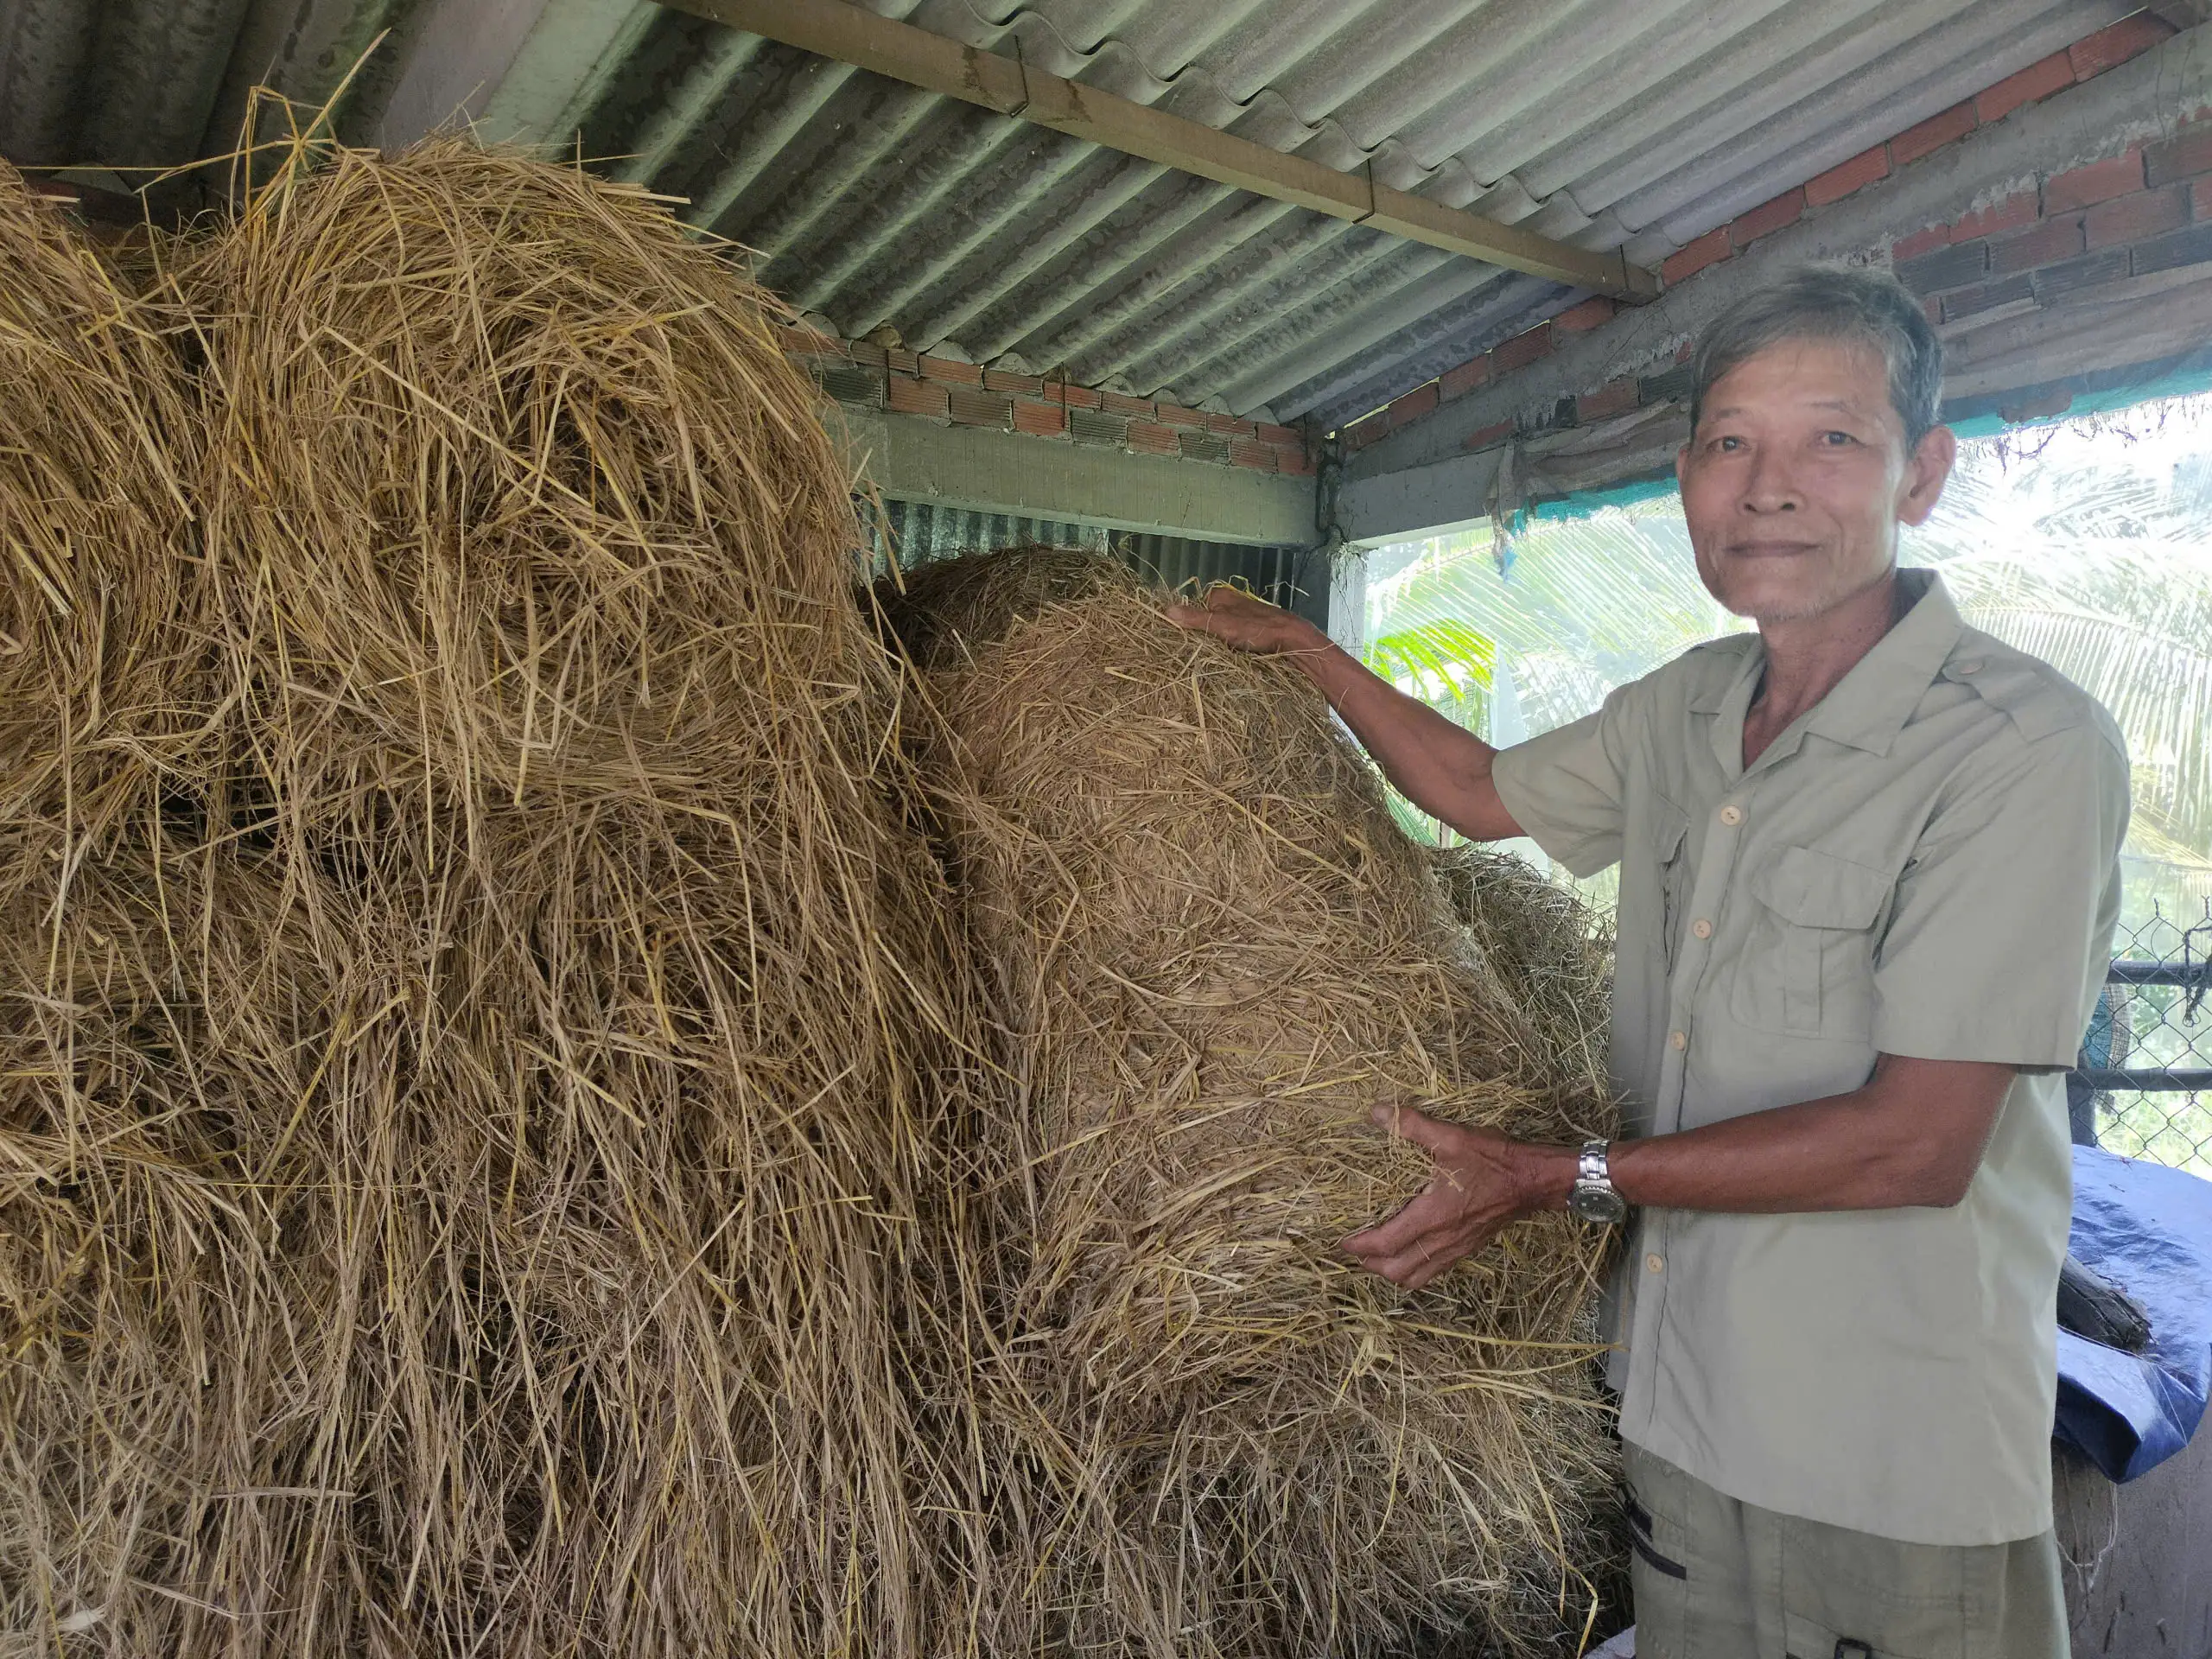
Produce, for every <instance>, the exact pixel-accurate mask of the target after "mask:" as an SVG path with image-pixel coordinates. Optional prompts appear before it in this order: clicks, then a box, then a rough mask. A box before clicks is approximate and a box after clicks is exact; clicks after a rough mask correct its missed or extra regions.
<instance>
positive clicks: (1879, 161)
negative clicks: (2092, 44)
mask: <svg viewBox="0 0 2212 1659" xmlns="http://www.w3.org/2000/svg"><path fill="white" fill-rule="evenodd" d="M2060 61H2061V62H2063V61H2065V60H2064V59H2063V58H2062V59H2061V60H2060ZM2068 79H2072V77H2071V76H2069V77H2068ZM1889 176H1890V147H1889V146H1888V145H1887V144H1877V145H1875V146H1874V148H1873V149H1862V150H1860V151H1859V154H1857V155H1856V156H1853V157H1852V158H1851V159H1850V160H1849V161H1847V162H1845V163H1844V164H1843V165H1842V166H1841V167H1832V168H1828V170H1827V172H1825V173H1823V174H1821V176H1820V177H1819V178H1817V179H1815V180H1814V181H1812V182H1811V183H1809V184H1808V185H1807V186H1806V187H1805V200H1806V202H1807V204H1808V206H1811V207H1827V205H1828V203H1830V202H1832V201H1841V200H1843V199H1844V198H1845V197H1846V196H1847V195H1849V194H1851V193H1852V192H1853V191H1854V190H1863V189H1865V188H1866V186H1868V185H1870V184H1872V183H1873V182H1874V181H1876V180H1877V179H1886V178H1888V177H1889Z"/></svg>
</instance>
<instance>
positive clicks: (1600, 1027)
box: [1428, 842, 1613, 1093]
mask: <svg viewBox="0 0 2212 1659" xmlns="http://www.w3.org/2000/svg"><path fill="white" fill-rule="evenodd" d="M1428 857H1429V867H1430V868H1432V869H1433V870H1434V871H1435V873H1436V878H1437V880H1439V881H1440V882H1441V883H1442V884H1443V887H1444V896H1445V898H1446V900H1447V901H1448V902H1449V903H1450V905H1451V906H1452V914H1453V915H1455V916H1457V917H1458V918H1459V924H1460V925H1461V926H1463V927H1465V929H1466V930H1467V931H1468V932H1469V934H1470V935H1471V941H1472V944H1473V945H1474V948H1475V949H1476V950H1477V951H1478V952H1479V953H1480V954H1481V957H1482V959H1483V961H1484V963H1486V964H1487V965H1488V966H1489V968H1490V969H1491V972H1492V973H1493V974H1494V975H1496V976H1497V981H1498V982H1499V984H1500V986H1501V987H1502V988H1503V989H1504V991H1505V992H1506V994H1507V995H1510V997H1511V998H1512V999H1513V1007H1514V1015H1515V1021H1516V1024H1517V1025H1518V1026H1519V1027H1521V1028H1522V1030H1524V1031H1527V1032H1529V1033H1533V1034H1534V1038H1535V1047H1537V1048H1538V1049H1539V1050H1540V1051H1541V1052H1543V1053H1545V1054H1548V1055H1549V1056H1550V1057H1551V1058H1552V1059H1553V1061H1554V1064H1555V1065H1558V1066H1560V1068H1561V1069H1562V1070H1563V1071H1566V1072H1567V1073H1568V1074H1570V1075H1571V1076H1573V1077H1574V1079H1575V1080H1576V1082H1577V1083H1578V1084H1581V1085H1583V1086H1585V1087H1587V1088H1588V1089H1590V1090H1593V1091H1596V1092H1598V1093H1603V1092H1605V1090H1606V1089H1607V1088H1609V1087H1610V1084H1608V1082H1607V1080H1606V1067H1605V1038H1606V1030H1607V1020H1608V1017H1609V1014H1610V1011H1611V1005H1612V980H1613V948H1612V935H1611V928H1610V926H1609V925H1608V924H1606V923H1605V922H1603V921H1601V920H1600V919H1599V917H1598V915H1597V914H1596V913H1595V912H1592V910H1591V908H1590V907H1589V906H1587V905H1586V904H1584V903H1583V902H1582V900H1581V899H1579V898H1577V897H1576V896H1575V895H1574V894H1573V893H1570V892H1569V891H1568V890H1567V888H1565V887H1560V886H1559V885H1558V884H1557V883H1556V882H1554V881H1550V880H1547V879H1545V877H1544V876H1543V875H1542V874H1540V873H1539V872H1538V871H1537V869H1536V868H1535V866H1534V865H1532V864H1530V863H1529V861H1528V860H1526V859H1524V858H1516V857H1515V856H1514V855H1512V854H1510V853H1500V852H1495V851H1493V850H1491V849H1490V848H1488V847H1482V846H1477V845H1475V844H1474V843H1472V842H1461V843H1460V844H1459V845H1458V846H1456V847H1440V848H1437V849H1434V850H1433V851H1432V852H1431V853H1430V854H1429V855H1428Z"/></svg>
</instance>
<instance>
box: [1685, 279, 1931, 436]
mask: <svg viewBox="0 0 2212 1659" xmlns="http://www.w3.org/2000/svg"><path fill="white" fill-rule="evenodd" d="M1784 340H1837V341H1847V342H1850V343H1853V344H1857V345H1863V346H1869V347H1871V348H1872V350H1874V351H1876V352H1878V353H1880V354H1881V358H1882V360H1883V362H1884V363H1885V364H1886V365H1888V366H1889V372H1890V403H1891V405H1892V406H1893V407H1895V409H1896V410H1897V416H1898V418H1899V419H1900V420H1902V421H1903V422H1904V442H1905V448H1907V449H1908V450H1910V449H1911V448H1913V447H1914V446H1916V444H1918V443H1919V442H1920V440H1921V439H1922V438H1923V437H1924V436H1926V435H1927V434H1928V431H1929V429H1930V428H1931V427H1933V426H1934V425H1935V424H1936V408H1937V406H1938V405H1939V404H1941V403H1942V400H1943V343H1942V341H1941V340H1938V339H1936V330H1935V327H1933V326H1932V325H1931V324H1930V323H1929V321H1928V314H1927V313H1926V312H1924V311H1923V310H1922V309H1921V308H1920V302H1919V301H1918V300H1916V299H1915V298H1913V296H1912V295H1911V293H1910V291H1909V290H1908V289H1906V288H1905V285H1904V283H1900V282H1899V281H1897V278H1896V277H1892V276H1891V275H1890V274H1889V273H1888V272H1887V271H1882V270H1854V269H1852V268H1850V267H1847V266H1842V265H1808V266H1806V267H1804V268H1803V269H1802V270H1794V271H1792V272H1790V273H1789V275H1788V276H1786V277H1783V278H1782V279H1781V281H1779V282H1777V283H1770V284H1769V285H1768V286H1766V287H1764V288H1762V289H1758V290H1757V291H1755V292H1753V293H1751V294H1747V295H1745V296H1744V297H1743V298H1742V299H1740V300H1738V301H1737V302H1736V303H1735V304H1733V305H1732V306H1730V307H1729V308H1727V309H1726V311H1724V312H1722V313H1721V314H1720V315H1719V316H1718V317H1717V318H1715V319H1714V320H1713V325H1712V327H1709V328H1707V330H1706V331H1705V333H1704V334H1703V335H1702V336H1701V337H1700V339H1699V340H1698V343H1697V354H1696V356H1695V357H1694V358H1693V359H1691V366H1690V429H1691V430H1693V431H1694V430H1696V429H1697V423H1698V417H1699V416H1700V412H1701V411H1702V410H1703V409H1704V406H1705V396H1706V393H1707V392H1708V391H1711V390H1712V389H1713V384H1714V383H1715V382H1716V381H1718V380H1719V378H1721V377H1722V376H1723V375H1725V374H1726V373H1727V372H1729V371H1730V370H1731V369H1733V368H1735V367H1736V366H1737V365H1739V364H1741V363H1743V362H1745V361H1746V360H1747V359H1751V358H1752V357H1755V356H1757V355H1758V353H1761V352H1763V351H1765V350H1766V349H1767V348H1768V347H1769V346H1778V345H1780V344H1782V342H1783V341H1784Z"/></svg>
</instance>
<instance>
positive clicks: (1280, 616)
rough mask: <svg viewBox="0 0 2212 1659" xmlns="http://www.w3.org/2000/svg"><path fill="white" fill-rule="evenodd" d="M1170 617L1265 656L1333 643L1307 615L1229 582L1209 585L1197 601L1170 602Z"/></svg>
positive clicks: (1243, 649) (1191, 627) (1242, 648)
mask: <svg viewBox="0 0 2212 1659" xmlns="http://www.w3.org/2000/svg"><path fill="white" fill-rule="evenodd" d="M1167 620H1169V621H1171V622H1173V623H1174V624H1175V626H1178V627H1179V628H1189V629H1191V630H1192V632H1198V633H1210V634H1211V635H1213V636H1214V638H1215V639H1219V640H1221V641H1222V642H1223V643H1224V645H1234V646H1235V647H1236V649H1237V650H1239V651H1249V652H1258V653H1259V654H1261V655H1262V656H1271V655H1273V654H1274V653H1276V652H1287V651H1311V650H1313V649H1314V648H1315V647H1317V646H1320V645H1327V644H1328V643H1329V642H1328V639H1327V636H1325V634H1323V633H1322V632H1321V631H1320V630H1319V628H1317V627H1315V626H1313V624H1312V623H1311V622H1308V621H1307V620H1306V619H1305V618H1304V617H1301V616H1295V615H1293V614H1292V613H1290V612H1288V611H1286V610H1284V609H1283V608H1282V607H1281V606H1279V605H1270V604H1268V602H1267V601H1265V600H1264V599H1255V598H1254V597H1253V596H1252V595H1251V594H1248V593H1246V592H1245V591H1244V590H1243V588H1231V587H1230V586H1229V585H1228V584H1227V583H1225V582H1224V583H1219V584H1217V585H1216V586H1214V587H1211V588H1207V589H1206V591H1205V593H1204V594H1201V595H1200V596H1199V597H1198V600H1197V601H1195V602H1193V601H1190V600H1180V601H1177V602H1176V603H1174V604H1173V605H1170V606H1169V607H1167Z"/></svg>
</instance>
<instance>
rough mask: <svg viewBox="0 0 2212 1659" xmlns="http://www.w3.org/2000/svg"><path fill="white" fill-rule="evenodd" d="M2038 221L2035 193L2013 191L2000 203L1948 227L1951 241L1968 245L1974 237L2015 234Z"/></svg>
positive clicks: (1978, 209)
mask: <svg viewBox="0 0 2212 1659" xmlns="http://www.w3.org/2000/svg"><path fill="white" fill-rule="evenodd" d="M2040 217H2042V215H2041V214H2040V213H2037V210H2036V193H2035V192H2034V191H2032V190H2015V191H2014V192H2013V193H2012V194H2011V195H2009V196H2007V197H2005V200H2002V201H1993V202H1991V203H1990V204H1989V206H1988V207H1977V208H1975V209H1974V212H1972V213H1968V214H1967V216H1966V217H1965V218H1963V219H1960V220H1959V221H1958V222H1957V223H1956V224H1955V225H1953V226H1951V240H1952V241H1954V242H1966V241H1970V240H1971V239H1973V238H1975V237H1977V236H1995V235H1998V234H1999V233H2000V232H2005V231H2017V230H2020V229H2022V228H2024V226H2030V225H2032V224H2034V223H2035V222H2036V220H2037V219H2039V218H2040Z"/></svg>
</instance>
